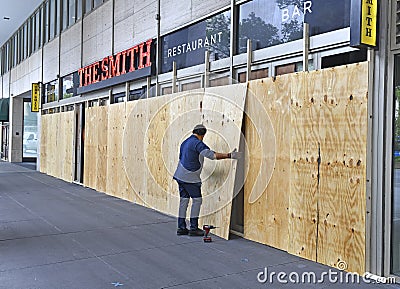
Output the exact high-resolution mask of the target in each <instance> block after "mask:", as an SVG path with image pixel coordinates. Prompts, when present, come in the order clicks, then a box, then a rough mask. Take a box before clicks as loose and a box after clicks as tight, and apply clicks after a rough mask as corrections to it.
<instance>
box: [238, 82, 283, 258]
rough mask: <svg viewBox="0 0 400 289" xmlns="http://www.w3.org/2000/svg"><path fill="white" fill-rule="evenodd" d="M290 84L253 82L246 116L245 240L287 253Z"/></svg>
mask: <svg viewBox="0 0 400 289" xmlns="http://www.w3.org/2000/svg"><path fill="white" fill-rule="evenodd" d="M290 83H291V80H290V76H288V75H285V76H279V77H277V78H276V79H272V78H267V79H262V80H256V81H251V82H250V83H249V89H248V93H247V102H246V110H245V112H246V122H245V136H246V141H247V144H248V146H249V163H250V169H249V173H248V174H247V178H246V182H245V199H244V202H245V203H244V211H245V214H244V222H245V227H244V235H245V237H246V238H249V239H252V240H255V241H258V242H262V243H264V244H268V245H270V246H273V247H276V248H280V249H282V250H287V248H288V221H287V220H288V208H289V195H290V189H289V187H288V185H287V184H288V179H290V145H289V144H290V112H289V103H290Z"/></svg>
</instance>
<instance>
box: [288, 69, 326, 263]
mask: <svg viewBox="0 0 400 289" xmlns="http://www.w3.org/2000/svg"><path fill="white" fill-rule="evenodd" d="M291 76H292V77H291V78H292V80H291V83H292V84H291V108H290V109H291V140H290V165H291V167H290V172H291V175H290V198H289V244H288V252H289V253H291V254H294V255H298V256H301V257H303V258H307V259H311V260H314V261H315V260H316V254H317V246H316V242H317V230H318V155H319V149H320V143H319V130H318V116H319V108H320V104H321V103H320V95H321V90H320V87H322V78H321V76H322V72H320V71H314V72H312V73H296V74H292V75H291ZM309 85H310V87H309Z"/></svg>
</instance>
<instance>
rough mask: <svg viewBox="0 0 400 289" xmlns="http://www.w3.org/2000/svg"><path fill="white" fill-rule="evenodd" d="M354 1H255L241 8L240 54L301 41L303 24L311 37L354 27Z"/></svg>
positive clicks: (239, 29)
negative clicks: (351, 20) (249, 40)
mask: <svg viewBox="0 0 400 289" xmlns="http://www.w3.org/2000/svg"><path fill="white" fill-rule="evenodd" d="M350 2H351V0H312V1H311V0H271V1H264V0H253V1H250V2H246V3H244V4H242V5H240V7H239V25H238V39H237V52H238V53H239V54H240V53H244V52H246V50H247V39H251V40H252V44H253V45H252V47H253V50H257V49H262V48H266V47H270V46H274V45H278V44H281V43H285V42H289V41H293V40H297V39H301V38H302V36H303V23H304V22H306V23H309V24H310V35H311V36H312V35H316V34H321V33H325V32H328V31H333V30H336V29H340V28H344V27H348V26H350V4H351V3H350Z"/></svg>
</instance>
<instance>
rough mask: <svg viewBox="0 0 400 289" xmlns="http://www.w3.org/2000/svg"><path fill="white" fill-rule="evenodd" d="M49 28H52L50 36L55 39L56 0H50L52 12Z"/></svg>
mask: <svg viewBox="0 0 400 289" xmlns="http://www.w3.org/2000/svg"><path fill="white" fill-rule="evenodd" d="M49 14H50V15H49V20H50V21H49V25H50V27H49V29H50V31H49V32H50V38H49V39H53V38H54V36H55V31H56V22H55V17H56V0H50V13H49Z"/></svg>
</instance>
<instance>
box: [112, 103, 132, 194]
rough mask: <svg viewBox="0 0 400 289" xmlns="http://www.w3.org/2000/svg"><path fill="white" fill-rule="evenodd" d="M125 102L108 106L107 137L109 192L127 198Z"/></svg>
mask: <svg viewBox="0 0 400 289" xmlns="http://www.w3.org/2000/svg"><path fill="white" fill-rule="evenodd" d="M125 105H126V104H125V103H118V104H112V105H110V106H109V108H108V125H107V126H108V132H109V133H108V139H107V193H109V194H111V195H112V196H115V197H119V198H123V199H126V198H127V195H128V186H127V179H126V177H125V170H124V167H123V153H122V152H123V148H122V144H123V141H122V140H123V134H124V129H125V124H126V118H125V117H126V116H125Z"/></svg>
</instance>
